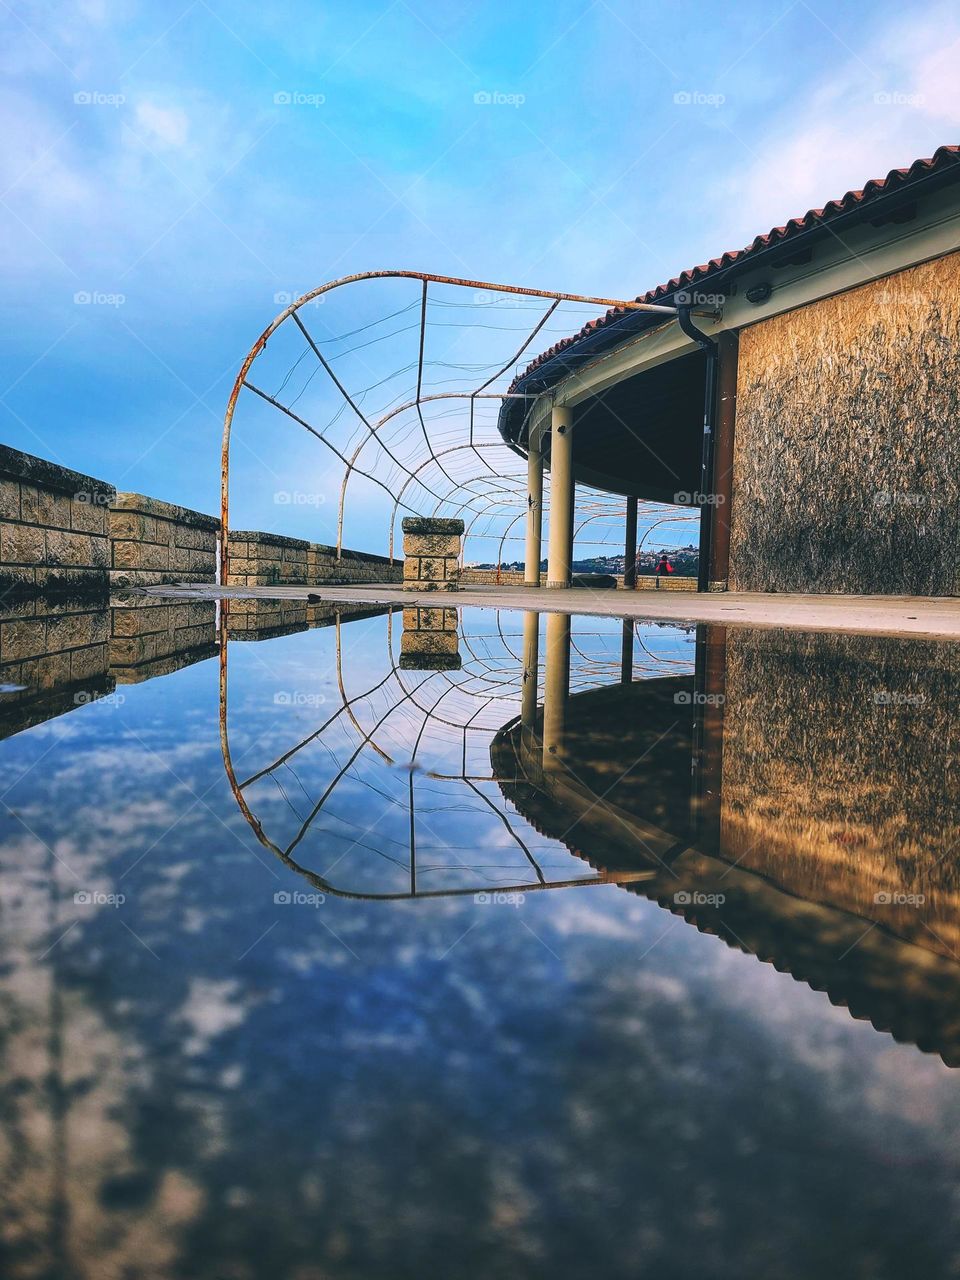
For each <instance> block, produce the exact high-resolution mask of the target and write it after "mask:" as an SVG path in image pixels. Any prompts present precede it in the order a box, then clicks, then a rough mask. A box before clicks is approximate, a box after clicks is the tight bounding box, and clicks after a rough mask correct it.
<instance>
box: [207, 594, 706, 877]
mask: <svg viewBox="0 0 960 1280" xmlns="http://www.w3.org/2000/svg"><path fill="white" fill-rule="evenodd" d="M228 609H229V602H224V616H223V617H222V619H221V647H220V731H221V745H222V749H223V756H224V763H225V765H226V770H227V776H228V779H229V782H230V786H231V789H232V790H233V793H234V796H235V798H236V800H237V803H238V805H239V807H240V810H241V812H242V813H243V815H244V817H245V819H246V820H247V822H248V823H249V824H250V826H251V828H252V830H253V831H254V833H255V835H256V836H257V839H258V840H259V841H260V843H261V844H263V845H264V846H265V847H266V848H268V849H269V850H270V851H271V852H272V853H274V854H275V855H276V856H277V857H278V858H280V859H281V860H282V861H283V862H284V863H285V864H286V865H287V866H289V867H290V868H291V869H293V870H295V871H297V872H298V873H300V874H301V875H303V876H304V877H305V878H306V879H307V880H308V881H309V882H310V883H311V884H312V885H313V886H314V887H315V888H317V889H319V890H320V891H322V892H324V893H332V894H337V895H339V896H344V897H362V898H378V899H381V898H382V899H394V898H407V897H438V896H456V895H464V894H473V893H477V892H478V891H484V890H490V889H491V888H492V889H494V890H495V891H496V892H529V891H533V890H537V889H548V888H564V887H570V886H572V885H590V884H603V883H611V882H612V883H626V882H629V881H631V880H634V879H642V878H644V877H647V876H649V875H650V874H651V873H650V872H649V871H648V870H635V871H630V870H628V871H622V870H618V871H615V872H603V871H601V872H598V873H596V874H593V875H591V876H588V877H584V876H570V875H566V874H564V875H559V876H558V875H555V874H552V872H551V868H550V867H548V866H544V865H542V858H541V857H540V856H538V853H537V851H536V849H535V848H534V847H533V842H534V841H535V840H536V832H535V830H534V831H533V832H532V837H533V839H531V832H530V831H529V830H528V827H527V824H526V822H525V820H523V819H518V818H517V817H516V816H515V815H514V814H513V813H512V812H511V809H510V807H509V806H508V805H506V804H505V803H504V801H503V797H502V794H501V792H500V788H499V780H498V779H497V778H495V777H494V774H493V772H492V770H491V768H490V744H491V743H492V742H493V740H494V738H495V737H496V735H497V733H498V732H499V731H500V730H501V729H502V727H503V725H504V724H505V723H508V722H509V721H511V720H512V719H513V718H515V716H516V714H517V712H518V710H519V708H520V705H521V696H522V686H523V678H524V672H523V662H522V658H521V655H520V652H519V648H520V645H519V642H520V641H521V640H522V633H520V632H513V631H510V630H509V629H507V628H505V626H504V623H503V620H502V618H501V615H500V613H499V611H498V613H497V620H496V629H495V631H491V632H489V633H482V632H477V631H473V630H471V629H470V628H469V627H468V626H466V625H465V624H464V621H463V615H462V614H461V616H460V618H459V622H458V638H459V644H460V646H461V648H462V650H463V651H464V652H463V666H462V668H461V669H460V670H457V671H436V672H432V673H424V677H425V678H420V679H417V677H416V675H414V674H413V673H410V672H407V671H404V670H402V669H401V668H400V665H399V662H398V659H397V655H396V653H395V644H394V636H393V630H394V627H393V620H392V616H389V615H388V618H387V620H386V625H387V638H386V645H385V646H384V650H383V665H382V667H380V668H376V669H375V674H373V675H366V674H364V679H363V681H362V685H361V689H360V691H359V692H357V693H352V694H351V693H349V692H348V686H349V685H350V684H351V683H352V677H355V676H356V675H357V674H358V673H357V672H356V671H351V669H350V660H349V647H348V646H347V645H345V644H344V643H343V637H342V634H341V632H342V628H341V624H340V622H339V621H338V622H337V623H336V665H337V682H338V689H339V691H340V699H341V705H340V706H339V708H337V709H336V710H335V711H334V712H333V713H332V714H330V715H329V716H327V717H326V718H325V719H324V721H323V722H322V723H321V724H320V725H319V726H318V727H317V728H316V729H315V730H313V731H312V732H311V733H309V734H307V735H305V736H304V737H302V738H301V739H299V740H298V741H296V742H295V743H294V744H293V745H292V746H291V747H290V748H288V749H287V750H285V751H283V752H281V753H280V754H278V755H277V756H276V757H275V758H274V759H272V760H271V761H270V762H269V763H267V764H265V765H263V766H261V767H259V768H257V769H256V770H254V771H253V772H251V773H250V774H249V775H248V776H246V777H242V778H241V777H240V776H238V774H237V771H236V769H235V766H234V761H233V758H232V755H231V750H230V741H229V727H228V716H227V705H228V701H227V690H228V682H227V669H228V645H227V642H226V614H227V611H228ZM517 616H518V615H515V614H514V615H507V618H508V619H510V618H511V617H512V618H516V617H517ZM514 625H515V624H514ZM508 627H509V622H508ZM638 630H639V627H638ZM621 644H622V637H621V634H620V631H619V630H616V631H610V632H602V631H586V630H579V631H578V632H577V644H576V646H575V648H574V651H573V652H574V659H573V663H572V669H571V687H572V688H574V689H587V688H593V687H597V686H598V685H603V684H610V683H614V682H616V681H618V680H619V679H620V673H621ZM639 648H640V652H641V655H642V657H641V659H640V660H639V661H638V662H637V664H636V670H637V672H638V674H639V675H640V676H641V677H650V676H653V675H657V674H664V673H667V672H673V671H676V670H677V668H678V666H679V667H681V668H682V669H683V670H685V671H687V672H689V671H690V670H692V663H691V662H684V661H682V660H680V659H678V658H677V657H676V656H674V655H668V656H664V657H660V656H657V655H655V654H652V653H651V652H650V650H649V648H647V646H646V645H645V644H644V642H643V637H642V636H641V637H640V644H639ZM336 733H340V734H341V735H342V742H341V745H340V753H339V755H338V756H337V757H336V760H335V767H334V768H333V769H332V771H331V773H330V775H329V777H327V778H325V780H324V785H322V787H319V794H317V795H316V798H315V799H312V800H311V803H310V809H309V812H308V813H307V814H306V815H305V816H303V817H302V818H301V815H299V814H297V818H298V825H297V828H296V830H295V832H294V834H293V835H292V837H291V838H290V839H287V840H280V839H275V838H273V836H271V835H268V833H267V832H266V831H265V829H264V825H263V823H262V822H261V819H260V818H259V817H258V816H257V815H256V813H255V811H254V802H253V801H252V800H251V798H250V795H249V793H250V791H251V789H253V788H254V787H255V786H256V784H258V783H261V782H263V781H265V780H268V779H270V780H272V781H274V782H275V784H276V786H277V788H278V790H279V792H280V794H281V795H282V796H283V797H284V800H287V797H286V795H285V793H284V791H283V786H282V783H281V782H280V780H279V777H280V773H281V771H284V770H286V771H290V770H291V769H292V768H293V766H294V765H295V764H296V763H297V758H298V756H299V755H300V753H302V752H304V751H305V750H307V749H308V748H310V747H311V745H313V744H320V745H323V746H324V747H325V748H326V749H327V751H329V752H330V753H331V754H334V753H335V748H334V746H333V745H332V742H333V737H334V734H336ZM428 746H429V750H430V753H431V755H432V756H433V757H434V764H433V766H432V767H430V766H424V764H423V763H422V758H423V755H424V751H425V749H426V748H427V747H428ZM440 761H446V764H445V765H442V764H440V763H439V762H440ZM481 762H482V767H481ZM361 766H362V767H361ZM294 777H295V779H296V783H297V785H299V786H300V788H301V790H302V791H303V793H304V794H307V791H306V789H305V787H304V783H303V781H302V779H301V778H299V777H297V776H296V775H294ZM398 778H402V795H401V794H400V792H397V795H396V799H397V802H398V803H401V804H402V807H403V810H404V812H405V814H406V817H405V819H404V822H403V826H404V829H405V831H406V833H407V834H406V848H405V850H403V851H401V850H399V849H398V850H393V851H390V853H389V861H390V862H392V863H393V864H394V867H395V866H396V864H397V862H398V859H401V860H402V861H403V862H404V865H405V866H406V868H407V873H408V886H409V887H407V888H405V889H403V890H397V891H388V892H382V891H378V892H366V891H363V892H359V891H357V890H350V889H343V888H338V887H335V886H334V885H333V884H332V883H331V882H330V880H329V879H328V878H327V877H325V876H322V875H318V874H317V873H315V872H313V871H311V870H309V869H308V868H307V867H305V866H304V865H303V864H302V863H301V862H300V861H298V859H297V858H296V857H295V856H294V853H295V850H297V848H298V847H299V846H301V845H302V843H303V841H304V840H305V838H306V837H307V835H308V833H309V832H310V831H311V828H313V827H314V824H315V823H316V822H317V820H318V819H319V818H320V816H321V814H322V813H323V812H324V810H325V809H327V808H328V807H329V806H331V805H332V802H333V801H334V799H335V797H336V795H337V791H338V788H340V787H341V786H344V785H345V784H346V786H347V789H351V788H356V787H357V786H358V785H360V786H361V787H363V788H368V789H369V791H370V794H371V796H372V795H374V794H381V795H382V794H383V792H384V790H385V789H386V788H388V787H389V786H390V785H391V783H393V784H395V783H396V782H397V779H398ZM433 783H438V784H442V785H443V786H445V787H450V788H452V790H451V793H450V798H451V801H452V802H453V801H455V803H456V806H457V809H458V811H459V812H462V813H463V814H465V815H467V816H465V817H464V819H463V822H464V823H465V824H466V823H468V822H469V823H473V824H477V831H476V832H475V833H474V841H475V843H476V845H477V847H478V848H483V849H485V854H484V856H486V857H489V856H490V849H489V846H490V844H491V843H492V841H493V838H494V836H496V835H499V838H500V840H501V841H502V839H503V837H502V834H500V833H503V832H505V833H506V835H507V837H508V844H507V846H506V848H507V849H510V850H512V851H513V852H512V854H511V855H510V856H509V857H508V856H507V854H505V853H503V850H502V849H501V850H500V860H499V864H498V863H496V862H495V863H494V864H493V866H492V867H491V865H490V864H489V863H485V864H484V865H483V866H482V867H480V868H478V867H477V866H476V864H475V862H474V863H470V862H467V861H464V860H461V859H460V858H458V857H455V858H454V864H455V865H451V866H449V867H447V868H445V870H449V871H455V872H456V873H457V874H458V876H460V877H461V878H466V879H467V880H468V883H467V884H466V885H465V886H464V885H457V886H455V887H445V888H424V887H423V886H422V883H418V876H419V878H420V880H421V881H422V880H423V877H424V875H425V874H430V872H431V871H434V872H435V871H437V867H432V868H431V867H430V866H424V865H423V863H422V862H420V861H418V843H419V842H420V839H421V835H422V832H423V831H424V829H426V830H428V831H429V827H430V821H429V818H428V817H427V816H426V815H427V814H428V813H429V812H430V804H429V800H428V799H427V798H426V796H425V794H424V793H425V791H426V790H427V788H428V787H429V786H430V785H431V784H433ZM288 803H289V801H288ZM598 805H599V807H602V805H601V804H600V802H598ZM290 807H291V809H292V808H293V806H292V805H291V806H290ZM353 812H359V817H357V818H350V819H347V820H346V821H345V820H344V818H343V817H342V816H341V815H338V817H337V822H338V827H339V830H340V831H341V832H344V831H347V830H348V828H349V829H350V831H349V833H350V834H351V836H352V839H353V844H352V845H351V849H352V848H358V849H360V848H363V849H364V850H369V852H370V854H371V855H380V856H385V855H384V848H383V845H382V844H381V841H380V839H379V837H378V840H377V846H378V847H376V848H373V847H372V846H370V845H368V844H367V843H366V838H367V837H368V836H369V832H370V828H369V827H368V826H366V825H365V822H366V820H367V818H368V817H369V813H368V812H367V810H366V809H364V807H363V806H357V805H356V804H355V802H354V804H353ZM344 838H346V837H344ZM550 844H551V848H552V850H555V849H556V848H557V847H558V846H557V844H556V842H552V841H551V842H550ZM559 847H561V848H562V846H559ZM551 856H555V854H553V853H552V855H551ZM511 861H513V862H515V863H516V864H517V865H518V866H519V865H520V864H521V863H522V865H523V866H526V867H528V868H529V871H530V874H529V875H526V876H524V877H514V878H512V879H510V880H509V882H505V883H501V882H497V881H494V882H491V881H490V880H489V879H486V880H485V879H484V878H483V873H484V872H490V871H491V870H493V871H494V872H495V873H497V874H499V873H502V872H509V871H510V862H511ZM570 865H571V867H573V866H576V865H577V864H576V863H574V862H573V861H572V860H571V863H570Z"/></svg>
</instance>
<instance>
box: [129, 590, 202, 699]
mask: <svg viewBox="0 0 960 1280" xmlns="http://www.w3.org/2000/svg"><path fill="white" fill-rule="evenodd" d="M216 613H217V610H216V605H215V604H214V602H213V601H205V600H190V601H186V602H182V603H168V602H166V601H163V600H158V599H156V598H155V597H131V598H129V599H124V600H123V603H122V604H118V605H116V606H115V607H114V608H112V609H111V610H110V667H111V670H112V671H113V674H114V675H115V676H116V678H117V680H118V682H119V683H120V684H135V683H138V682H139V681H141V680H150V679H152V678H153V677H154V676H159V675H166V674H167V673H168V672H171V671H178V670H179V669H180V668H181V667H187V666H190V665H191V663H194V662H199V661H200V660H201V659H203V658H209V657H211V656H212V655H213V654H215V653H216V651H217V631H216Z"/></svg>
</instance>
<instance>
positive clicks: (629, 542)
mask: <svg viewBox="0 0 960 1280" xmlns="http://www.w3.org/2000/svg"><path fill="white" fill-rule="evenodd" d="M626 526H627V527H626V530H625V532H624V541H623V587H624V590H625V591H633V590H635V588H636V585H637V500H636V498H628V499H627V521H626Z"/></svg>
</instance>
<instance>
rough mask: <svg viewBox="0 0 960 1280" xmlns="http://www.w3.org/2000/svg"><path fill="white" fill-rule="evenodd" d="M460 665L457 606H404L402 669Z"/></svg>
mask: <svg viewBox="0 0 960 1280" xmlns="http://www.w3.org/2000/svg"><path fill="white" fill-rule="evenodd" d="M460 665H461V659H460V633H459V632H458V630H457V611H456V609H427V608H421V607H420V606H417V605H414V607H413V608H409V609H404V611H403V635H402V636H401V638H400V670H401V671H459V670H460Z"/></svg>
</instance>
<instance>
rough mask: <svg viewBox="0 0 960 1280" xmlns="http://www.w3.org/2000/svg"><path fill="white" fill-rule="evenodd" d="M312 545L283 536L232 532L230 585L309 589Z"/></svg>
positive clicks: (254, 532) (228, 542)
mask: <svg viewBox="0 0 960 1280" xmlns="http://www.w3.org/2000/svg"><path fill="white" fill-rule="evenodd" d="M309 554H310V543H309V542H306V541H305V540H304V539H303V538H285V537H283V536H282V535H281V534H279V533H260V532H257V531H255V530H250V529H247V530H231V532H230V534H229V536H228V538H227V556H228V570H227V583H228V585H229V586H231V587H274V586H305V585H306V582H307V561H308V557H309Z"/></svg>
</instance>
